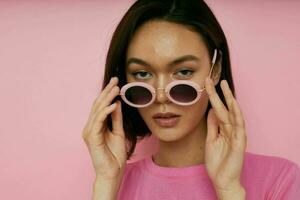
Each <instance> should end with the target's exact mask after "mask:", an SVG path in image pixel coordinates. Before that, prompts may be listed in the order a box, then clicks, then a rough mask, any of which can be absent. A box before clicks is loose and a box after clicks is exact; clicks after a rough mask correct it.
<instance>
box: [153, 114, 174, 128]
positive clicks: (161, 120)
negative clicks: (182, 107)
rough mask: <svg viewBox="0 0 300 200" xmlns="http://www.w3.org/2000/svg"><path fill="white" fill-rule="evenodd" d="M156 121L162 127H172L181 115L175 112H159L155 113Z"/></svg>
mask: <svg viewBox="0 0 300 200" xmlns="http://www.w3.org/2000/svg"><path fill="white" fill-rule="evenodd" d="M153 118H154V120H155V122H156V123H157V124H158V125H159V126H161V127H172V126H175V125H176V124H177V123H178V121H179V118H180V115H177V114H175V113H170V112H168V113H157V114H155V115H153Z"/></svg>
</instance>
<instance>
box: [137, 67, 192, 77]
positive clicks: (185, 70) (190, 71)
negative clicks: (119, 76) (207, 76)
mask: <svg viewBox="0 0 300 200" xmlns="http://www.w3.org/2000/svg"><path fill="white" fill-rule="evenodd" d="M183 71H184V72H187V71H188V72H189V73H190V75H192V74H193V73H194V71H193V70H190V69H183V70H178V71H177V72H176V73H178V72H183ZM140 73H148V72H146V71H138V72H134V73H132V75H133V76H134V78H136V79H140V78H137V77H136V75H137V74H140ZM188 76H189V75H184V76H183V77H184V78H186V77H188ZM142 79H143V78H142Z"/></svg>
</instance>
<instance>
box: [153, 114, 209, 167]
mask: <svg viewBox="0 0 300 200" xmlns="http://www.w3.org/2000/svg"><path fill="white" fill-rule="evenodd" d="M206 131H207V127H206V119H205V118H204V119H203V120H202V121H201V122H200V124H199V126H198V127H197V128H196V129H195V130H193V132H191V133H188V134H187V135H186V136H185V137H184V138H181V139H180V140H178V141H173V142H164V141H159V147H160V148H159V151H158V152H157V153H156V154H155V155H153V157H152V159H153V161H154V162H155V163H156V164H157V165H159V166H162V167H189V166H194V165H199V164H204V152H205V151H204V150H205V141H206Z"/></svg>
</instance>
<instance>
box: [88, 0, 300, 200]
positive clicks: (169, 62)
mask: <svg viewBox="0 0 300 200" xmlns="http://www.w3.org/2000/svg"><path fill="white" fill-rule="evenodd" d="M109 115H111V116H109ZM152 134H153V135H154V136H155V137H156V138H157V139H158V140H159V145H160V146H159V147H160V148H159V151H158V152H157V153H156V154H155V155H151V156H149V157H146V158H145V159H142V160H140V161H136V162H134V163H130V164H126V161H127V160H128V159H130V157H131V156H132V153H133V152H134V149H135V146H136V143H137V140H138V139H143V138H144V137H146V136H150V135H152ZM82 136H83V138H84V140H85V142H86V144H87V146H88V149H89V152H90V155H91V158H92V162H93V165H94V167H95V171H96V179H95V182H94V193H93V199H97V200H98V199H122V200H123V199H130V200H134V199H141V200H147V199H151V200H153V199H154V200H155V199H222V200H226V199H230V200H235V199H239V200H241V199H248V200H249V199H253V200H254V199H255V200H258V199H272V200H275V199H285V200H286V199H288V200H296V199H298V198H300V172H299V168H298V166H297V165H296V164H295V163H293V162H291V161H289V160H286V159H283V158H278V157H271V156H262V155H255V154H252V153H249V152H245V150H246V144H247V137H246V129H245V122H244V118H243V114H242V111H241V109H240V107H239V105H238V103H237V101H236V99H235V92H234V84H233V79H232V74H231V65H230V57H229V50H228V45H227V41H226V38H225V35H224V33H223V31H222V28H221V26H220V25H219V23H218V21H217V20H216V18H215V16H214V15H213V13H212V11H211V10H210V9H209V7H208V6H207V5H206V3H205V2H203V1H200V0H199V1H198V0H165V1H161V0H152V1H150V0H138V1H136V2H135V3H134V4H133V5H132V6H131V7H130V9H129V10H128V11H127V13H126V14H125V16H124V17H123V18H122V20H121V22H120V23H119V25H118V26H117V28H116V31H115V32H114V35H113V38H112V41H111V44H110V48H109V51H108V55H107V59H106V67H105V77H104V82H103V88H102V92H101V94H100V95H99V96H98V97H97V99H96V100H95V102H94V104H93V107H92V111H91V114H90V117H89V120H88V122H87V124H86V126H85V128H84V130H83V133H82Z"/></svg>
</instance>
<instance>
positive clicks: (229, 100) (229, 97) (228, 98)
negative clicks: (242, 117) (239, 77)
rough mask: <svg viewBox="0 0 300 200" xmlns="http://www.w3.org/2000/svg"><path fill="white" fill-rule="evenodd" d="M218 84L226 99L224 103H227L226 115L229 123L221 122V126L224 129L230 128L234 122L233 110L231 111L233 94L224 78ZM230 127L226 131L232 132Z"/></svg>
mask: <svg viewBox="0 0 300 200" xmlns="http://www.w3.org/2000/svg"><path fill="white" fill-rule="evenodd" d="M220 85H221V89H222V92H223V94H224V97H225V101H226V104H227V107H228V117H229V124H223V126H224V128H225V129H226V127H230V128H232V125H233V124H234V123H235V122H234V111H233V106H232V102H233V100H235V98H234V96H233V94H232V92H231V90H230V87H229V85H228V83H227V81H226V80H222V81H221V84H220ZM221 126H222V125H221ZM230 128H228V130H227V131H228V132H232V131H231V130H230Z"/></svg>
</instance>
